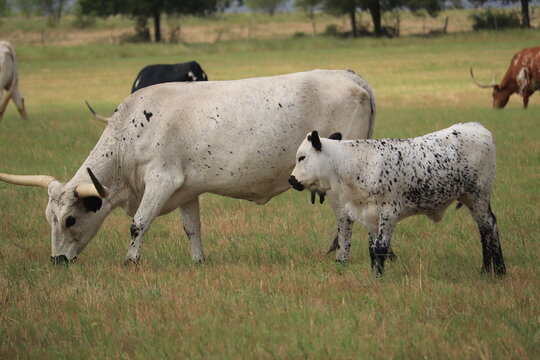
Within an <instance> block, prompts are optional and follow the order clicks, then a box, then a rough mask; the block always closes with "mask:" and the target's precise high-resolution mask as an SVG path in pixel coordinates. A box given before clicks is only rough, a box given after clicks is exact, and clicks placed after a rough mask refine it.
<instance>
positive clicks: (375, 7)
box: [369, 0, 382, 36]
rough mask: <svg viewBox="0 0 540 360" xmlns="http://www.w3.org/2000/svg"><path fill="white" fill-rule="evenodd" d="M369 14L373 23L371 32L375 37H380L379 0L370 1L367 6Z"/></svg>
mask: <svg viewBox="0 0 540 360" xmlns="http://www.w3.org/2000/svg"><path fill="white" fill-rule="evenodd" d="M369 12H370V14H371V19H372V21H373V31H374V33H375V36H381V35H382V27H381V4H380V2H379V0H375V1H372V2H371V3H370V5H369Z"/></svg>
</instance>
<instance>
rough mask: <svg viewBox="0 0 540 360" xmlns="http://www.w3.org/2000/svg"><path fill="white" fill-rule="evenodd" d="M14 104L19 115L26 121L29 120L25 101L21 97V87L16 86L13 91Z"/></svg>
mask: <svg viewBox="0 0 540 360" xmlns="http://www.w3.org/2000/svg"><path fill="white" fill-rule="evenodd" d="M11 99H12V100H13V102H14V103H15V106H16V107H17V110H18V111H19V114H20V115H21V117H22V118H23V119H24V120H27V119H28V116H27V115H26V109H25V107H24V99H23V97H22V96H21V93H20V92H19V87H18V86H17V85H16V87H15V89H13V95H12V97H11Z"/></svg>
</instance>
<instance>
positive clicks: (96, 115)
mask: <svg viewBox="0 0 540 360" xmlns="http://www.w3.org/2000/svg"><path fill="white" fill-rule="evenodd" d="M85 103H86V106H88V109H89V110H90V112H91V113H92V115H94V117H95V118H96V119H97V120H99V121H101V122H104V123H108V122H109V120H110V119H111V118H108V117H105V116H103V115H99V114H98V113H97V112H96V111H95V110H94V109H93V108H92V107H91V106H90V104H89V103H88V101H85Z"/></svg>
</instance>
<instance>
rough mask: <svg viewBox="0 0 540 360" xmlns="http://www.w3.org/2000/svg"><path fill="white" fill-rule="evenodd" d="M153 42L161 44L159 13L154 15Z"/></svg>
mask: <svg viewBox="0 0 540 360" xmlns="http://www.w3.org/2000/svg"><path fill="white" fill-rule="evenodd" d="M154 41H155V42H157V43H158V42H161V14H160V13H159V11H156V12H155V13H154Z"/></svg>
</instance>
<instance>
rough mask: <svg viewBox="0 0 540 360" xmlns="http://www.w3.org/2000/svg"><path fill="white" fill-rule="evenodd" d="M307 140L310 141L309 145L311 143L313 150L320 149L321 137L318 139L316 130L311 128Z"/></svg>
mask: <svg viewBox="0 0 540 360" xmlns="http://www.w3.org/2000/svg"><path fill="white" fill-rule="evenodd" d="M308 140H309V141H311V145H313V147H314V148H315V150H317V151H321V148H322V145H321V139H319V133H318V132H317V131H316V130H313V131H312V132H311V136H310V137H308Z"/></svg>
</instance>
